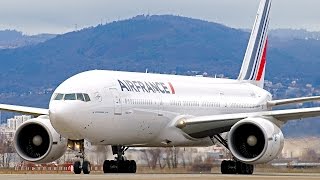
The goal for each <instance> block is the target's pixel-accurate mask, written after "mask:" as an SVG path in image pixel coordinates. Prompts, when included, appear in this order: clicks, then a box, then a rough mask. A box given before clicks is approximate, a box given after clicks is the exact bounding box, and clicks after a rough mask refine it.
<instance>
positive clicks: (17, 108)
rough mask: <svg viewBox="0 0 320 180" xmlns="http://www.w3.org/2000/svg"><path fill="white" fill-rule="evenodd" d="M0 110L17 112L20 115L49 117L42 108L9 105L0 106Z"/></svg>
mask: <svg viewBox="0 0 320 180" xmlns="http://www.w3.org/2000/svg"><path fill="white" fill-rule="evenodd" d="M0 110H3V111H10V112H17V113H22V114H30V115H36V116H39V115H49V110H48V109H43V108H35V107H27V106H16V105H9V104H0Z"/></svg>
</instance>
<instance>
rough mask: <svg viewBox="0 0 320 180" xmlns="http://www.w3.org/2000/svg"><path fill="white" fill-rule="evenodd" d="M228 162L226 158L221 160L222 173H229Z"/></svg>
mask: <svg viewBox="0 0 320 180" xmlns="http://www.w3.org/2000/svg"><path fill="white" fill-rule="evenodd" d="M226 162H227V161H225V160H223V161H222V162H221V165H220V169H221V173H222V174H227V171H226Z"/></svg>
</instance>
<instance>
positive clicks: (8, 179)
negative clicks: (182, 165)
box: [0, 173, 320, 180]
mask: <svg viewBox="0 0 320 180" xmlns="http://www.w3.org/2000/svg"><path fill="white" fill-rule="evenodd" d="M79 179H81V180H82V179H83V180H100V179H103V180H108V179H110V180H111V179H112V180H155V179H159V180H160V179H161V180H173V179H174V180H185V179H186V180H193V179H196V180H226V179H230V180H232V179H237V180H247V179H249V180H255V179H257V180H264V179H266V180H268V179H270V180H271V179H272V180H274V179H277V180H278V179H281V180H296V179H297V180H298V179H299V180H313V179H320V173H317V174H300V173H294V174H292V173H291V174H287V173H276V174H275V173H270V174H254V175H251V176H246V175H221V174H90V175H75V174H0V180H79Z"/></svg>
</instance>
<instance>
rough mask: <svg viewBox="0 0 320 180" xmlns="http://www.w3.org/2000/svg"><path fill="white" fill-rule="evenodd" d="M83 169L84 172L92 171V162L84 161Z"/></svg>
mask: <svg viewBox="0 0 320 180" xmlns="http://www.w3.org/2000/svg"><path fill="white" fill-rule="evenodd" d="M82 171H83V174H90V172H91V164H90V162H89V161H83V164H82Z"/></svg>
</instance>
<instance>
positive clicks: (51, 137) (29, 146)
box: [14, 116, 67, 163]
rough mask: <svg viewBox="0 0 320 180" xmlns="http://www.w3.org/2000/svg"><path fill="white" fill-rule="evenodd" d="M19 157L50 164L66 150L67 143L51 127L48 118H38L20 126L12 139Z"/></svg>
mask: <svg viewBox="0 0 320 180" xmlns="http://www.w3.org/2000/svg"><path fill="white" fill-rule="evenodd" d="M14 145H15V149H16V151H17V153H18V154H19V156H20V157H21V158H23V159H25V160H27V161H30V162H36V163H47V162H52V161H54V160H56V159H58V158H60V157H61V156H62V155H63V154H64V153H65V151H66V149H67V141H66V139H65V138H63V137H61V136H60V135H59V134H58V133H57V132H56V131H55V130H54V128H53V127H52V125H51V123H50V120H49V118H48V116H40V117H38V118H35V119H31V120H28V121H26V122H24V123H23V124H21V125H20V126H19V128H18V129H17V131H16V133H15V137H14Z"/></svg>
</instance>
